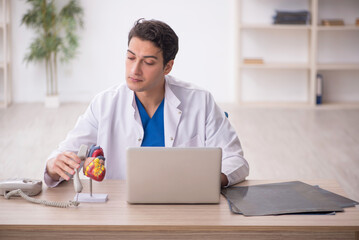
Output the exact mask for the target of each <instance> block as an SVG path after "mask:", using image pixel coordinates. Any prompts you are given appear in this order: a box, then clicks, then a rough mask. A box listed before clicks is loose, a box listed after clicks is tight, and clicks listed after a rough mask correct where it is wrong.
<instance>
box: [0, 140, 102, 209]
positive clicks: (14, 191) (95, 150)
mask: <svg viewBox="0 0 359 240" xmlns="http://www.w3.org/2000/svg"><path fill="white" fill-rule="evenodd" d="M77 155H78V156H79V158H80V159H81V161H82V162H81V167H82V166H83V163H84V160H86V158H87V157H95V159H94V160H93V161H92V162H91V163H90V164H89V165H88V166H87V167H86V169H85V175H86V176H88V177H90V178H91V179H94V180H96V181H102V180H103V178H104V176H105V173H106V169H105V167H104V165H103V164H101V163H100V161H99V160H100V159H102V160H103V161H104V160H105V158H104V157H103V155H104V154H103V150H102V148H101V147H100V146H95V145H92V146H91V148H90V151H88V147H87V146H86V145H81V147H80V150H79V151H78V154H77ZM81 167H80V169H81ZM69 176H70V177H72V175H69ZM73 183H74V189H75V192H76V193H77V195H76V196H77V197H78V195H79V193H81V191H82V189H83V187H82V184H81V180H80V178H79V170H78V169H76V171H75V174H74V176H73ZM90 183H92V182H91V181H90ZM90 186H92V184H90ZM41 190H42V181H40V180H33V179H25V178H24V179H9V180H5V181H0V195H4V197H5V198H6V199H9V198H10V197H12V196H21V197H22V198H24V199H26V200H28V201H30V202H33V203H38V204H44V205H47V206H53V207H62V208H65V207H70V206H72V205H73V206H78V205H79V204H80V203H79V201H78V199H76V200H74V201H69V202H53V201H46V200H41V199H36V198H32V197H29V196H35V195H38V194H39V193H40V192H41ZM90 196H92V187H91V195H90ZM101 197H102V196H101ZM105 198H106V200H107V194H106V196H105Z"/></svg>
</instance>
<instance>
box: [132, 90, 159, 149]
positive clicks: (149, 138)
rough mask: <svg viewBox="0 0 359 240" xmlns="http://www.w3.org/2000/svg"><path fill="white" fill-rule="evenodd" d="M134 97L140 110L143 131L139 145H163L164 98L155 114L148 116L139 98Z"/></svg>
mask: <svg viewBox="0 0 359 240" xmlns="http://www.w3.org/2000/svg"><path fill="white" fill-rule="evenodd" d="M135 98H136V104H137V108H138V111H139V112H140V117H141V122H142V127H143V131H144V136H143V141H142V144H141V147H164V146H165V130H164V122H163V106H164V103H165V99H164V98H163V100H162V102H161V104H160V106H159V107H158V108H157V110H156V112H155V114H154V115H153V116H152V118H150V117H149V116H148V114H147V112H146V110H145V108H144V107H143V105H142V103H141V102H140V100H139V99H138V98H137V96H136V94H135Z"/></svg>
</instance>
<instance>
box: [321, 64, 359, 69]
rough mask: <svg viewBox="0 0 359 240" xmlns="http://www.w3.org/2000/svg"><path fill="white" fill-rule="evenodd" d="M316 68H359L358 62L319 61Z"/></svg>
mask: <svg viewBox="0 0 359 240" xmlns="http://www.w3.org/2000/svg"><path fill="white" fill-rule="evenodd" d="M317 70H359V63H319V64H317Z"/></svg>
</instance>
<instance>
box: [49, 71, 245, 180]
mask: <svg viewBox="0 0 359 240" xmlns="http://www.w3.org/2000/svg"><path fill="white" fill-rule="evenodd" d="M165 79H166V83H165V101H164V110H163V111H164V132H165V146H166V147H221V148H222V172H223V173H224V174H226V175H227V177H228V181H229V184H228V186H229V185H232V184H235V183H238V182H240V181H242V180H244V179H245V177H246V176H248V173H249V166H248V163H247V161H246V160H245V159H244V158H243V151H242V148H241V144H240V142H239V139H238V137H237V135H236V133H235V131H234V129H233V128H232V126H231V125H230V122H229V120H228V119H227V118H226V117H225V114H224V112H223V111H222V110H221V109H220V108H219V107H218V106H217V105H216V103H215V102H214V99H213V97H212V95H211V94H210V93H209V92H208V91H205V90H202V89H199V88H197V87H194V86H193V85H191V84H189V83H185V82H181V81H178V80H176V79H175V78H174V77H172V76H166V78H165ZM143 134H144V131H143V127H142V123H141V118H140V115H139V111H138V108H137V105H136V101H135V95H134V92H133V91H132V90H130V89H129V88H128V87H127V85H126V84H122V85H116V86H114V87H112V88H110V89H108V90H106V91H103V92H101V93H99V94H98V95H96V96H95V98H94V99H93V100H92V102H91V103H90V105H89V107H88V108H87V110H86V112H85V113H84V114H83V115H82V116H80V117H79V119H78V121H77V123H76V126H75V127H74V129H73V130H71V131H70V132H69V133H68V135H67V137H66V139H65V140H64V141H63V142H61V143H60V145H59V147H58V149H57V150H55V151H54V152H52V153H51V155H50V156H49V159H50V158H54V157H56V156H57V155H58V154H59V153H61V152H63V151H72V152H75V153H77V151H78V149H79V148H80V145H81V144H86V145H88V146H91V145H92V144H96V145H100V146H101V147H102V148H103V151H104V154H105V157H106V161H105V166H106V179H126V149H127V148H128V147H140V146H141V143H142V139H143ZM204 171H205V169H204ZM44 179H45V183H46V184H47V185H48V186H50V187H54V186H56V185H57V184H58V183H59V182H60V181H61V180H63V179H60V181H59V182H54V181H52V179H51V178H50V177H49V176H48V175H47V173H46V170H45V177H44Z"/></svg>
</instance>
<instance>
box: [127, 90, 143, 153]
mask: <svg viewBox="0 0 359 240" xmlns="http://www.w3.org/2000/svg"><path fill="white" fill-rule="evenodd" d="M127 93H128V99H127V101H128V102H129V103H131V107H130V108H129V116H130V121H131V122H132V124H133V125H135V126H134V128H135V129H136V133H135V136H134V139H133V140H134V142H133V144H134V146H137V147H140V146H141V144H142V141H143V135H144V131H143V127H142V122H141V117H140V113H139V111H138V108H137V104H136V100H135V93H134V92H133V91H132V90H130V89H128V92H127ZM130 125H131V123H130Z"/></svg>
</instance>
